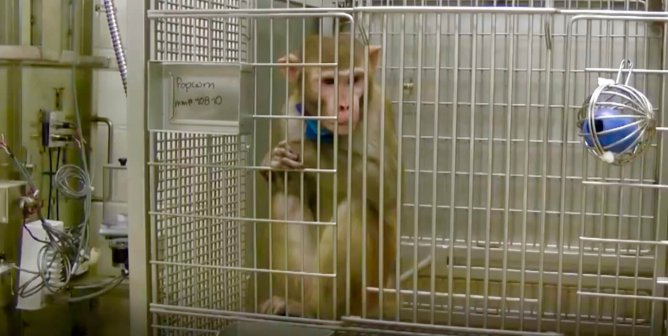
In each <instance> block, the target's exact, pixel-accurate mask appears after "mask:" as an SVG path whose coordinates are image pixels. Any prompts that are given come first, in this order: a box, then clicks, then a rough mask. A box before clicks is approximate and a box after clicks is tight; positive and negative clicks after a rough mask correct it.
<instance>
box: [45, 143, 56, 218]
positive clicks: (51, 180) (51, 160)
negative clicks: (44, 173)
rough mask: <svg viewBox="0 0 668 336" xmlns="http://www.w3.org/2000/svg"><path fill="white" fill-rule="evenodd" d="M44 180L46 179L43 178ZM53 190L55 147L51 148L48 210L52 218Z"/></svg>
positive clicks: (47, 215) (48, 214) (48, 215)
mask: <svg viewBox="0 0 668 336" xmlns="http://www.w3.org/2000/svg"><path fill="white" fill-rule="evenodd" d="M42 181H44V180H43V179H42ZM52 192H53V149H51V148H49V206H48V207H47V209H48V210H47V211H46V218H51V205H52V203H53V199H52Z"/></svg>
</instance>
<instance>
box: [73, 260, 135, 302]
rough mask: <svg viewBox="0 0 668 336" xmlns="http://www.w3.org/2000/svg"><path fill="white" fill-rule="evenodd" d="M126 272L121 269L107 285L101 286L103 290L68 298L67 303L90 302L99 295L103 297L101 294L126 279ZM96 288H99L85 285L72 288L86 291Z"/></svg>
mask: <svg viewBox="0 0 668 336" xmlns="http://www.w3.org/2000/svg"><path fill="white" fill-rule="evenodd" d="M126 272H127V271H126V270H125V268H123V270H122V271H121V274H119V275H118V276H116V277H115V278H114V279H112V280H110V281H108V282H107V283H105V284H102V286H103V288H102V289H100V290H99V291H96V292H93V293H90V294H87V295H82V296H74V297H70V298H69V300H68V301H69V302H81V301H85V300H90V299H93V298H96V297H98V296H100V295H103V294H105V293H107V292H109V291H111V290H112V289H114V288H116V287H118V285H120V284H121V283H123V280H124V279H125V278H126V277H127V275H126ZM97 287H100V286H96V285H87V286H77V287H74V288H76V289H88V288H97Z"/></svg>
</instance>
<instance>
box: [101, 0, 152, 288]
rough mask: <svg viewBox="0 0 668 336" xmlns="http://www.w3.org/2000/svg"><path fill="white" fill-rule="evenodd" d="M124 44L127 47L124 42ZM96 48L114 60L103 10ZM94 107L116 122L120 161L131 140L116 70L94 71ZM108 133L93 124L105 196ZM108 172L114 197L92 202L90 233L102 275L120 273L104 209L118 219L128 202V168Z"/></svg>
mask: <svg viewBox="0 0 668 336" xmlns="http://www.w3.org/2000/svg"><path fill="white" fill-rule="evenodd" d="M100 3H101V1H100ZM114 4H115V6H116V8H117V12H116V18H117V21H118V26H119V29H120V31H121V38H122V39H123V40H124V43H125V40H127V34H128V30H127V19H126V18H127V15H126V0H115V2H114ZM124 47H126V45H125V44H124ZM93 48H94V51H93V53H94V55H96V56H106V57H110V58H111V59H113V60H114V63H115V56H114V50H113V47H112V45H111V37H110V34H109V28H108V25H107V19H106V15H105V13H104V12H98V13H97V14H96V15H95V17H94V19H93ZM126 48H127V47H126ZM126 53H127V52H126ZM93 109H94V110H93V111H92V113H91V114H92V115H97V116H100V117H106V118H109V119H111V122H112V123H113V125H114V134H113V137H114V140H113V142H114V143H113V144H112V153H113V160H114V162H113V163H114V164H115V165H118V158H119V157H127V145H128V144H127V142H126V139H127V118H126V117H127V107H126V97H125V93H124V92H123V84H122V82H121V77H120V74H119V72H118V71H117V70H97V71H95V74H94V75H93ZM139 112H141V111H139ZM107 134H108V133H107V127H106V126H105V125H103V124H97V125H96V126H94V127H93V128H92V132H91V144H92V148H93V152H92V171H93V172H92V174H94V176H93V178H94V184H95V188H96V195H98V196H102V192H101V188H102V186H103V184H102V182H103V180H102V176H103V174H102V165H103V164H105V163H106V161H107ZM109 173H111V174H112V175H111V176H112V177H111V178H112V183H113V189H112V190H113V194H112V195H111V197H112V201H111V202H109V203H107V204H105V205H104V211H103V206H102V204H100V203H95V204H93V214H92V218H91V230H92V232H94V233H95V234H94V235H91V238H92V243H93V244H94V245H95V246H97V247H98V249H99V250H100V251H101V253H102V255H101V258H100V260H99V262H98V266H97V269H98V272H99V273H100V274H101V275H104V274H118V269H116V268H113V267H112V266H111V251H110V249H109V248H108V243H107V241H106V240H104V239H103V238H102V237H100V236H98V235H97V232H98V229H99V226H100V223H102V220H103V212H104V221H105V222H108V221H113V220H115V218H116V214H118V213H127V211H126V203H125V202H126V201H127V182H128V181H127V177H126V176H127V175H126V173H125V171H113V170H108V171H107V172H105V174H109Z"/></svg>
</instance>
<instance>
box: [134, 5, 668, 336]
mask: <svg viewBox="0 0 668 336" xmlns="http://www.w3.org/2000/svg"><path fill="white" fill-rule="evenodd" d="M318 7H323V8H321V9H317V8H318ZM146 9H147V13H148V14H147V16H148V18H149V23H147V26H146V29H147V30H148V31H149V34H148V35H147V39H148V40H147V41H145V42H146V44H147V46H148V49H147V51H148V54H147V55H146V58H147V59H148V61H149V63H151V64H149V68H150V67H151V66H153V67H156V66H157V67H160V69H161V71H159V72H160V73H161V74H165V73H168V72H169V71H170V70H169V69H170V68H169V67H170V66H183V65H186V66H190V65H193V66H202V65H204V66H210V67H212V68H211V69H215V68H216V67H220V66H228V67H229V66H231V67H238V68H239V69H241V70H240V71H239V73H240V74H241V75H239V77H238V78H240V80H239V81H235V82H232V83H234V85H233V86H234V88H227V89H225V90H231V92H234V94H235V95H238V96H239V97H240V98H239V99H240V102H236V101H235V104H233V105H235V106H234V107H227V106H223V107H219V109H226V108H230V109H234V111H236V112H235V113H236V114H234V113H233V114H230V115H231V116H232V118H239V120H237V121H238V122H239V124H235V125H241V127H238V128H232V129H231V130H230V129H226V130H225V131H220V130H217V129H216V126H211V124H210V122H209V121H208V120H206V118H199V119H197V120H196V121H194V122H191V123H189V124H188V125H187V126H183V125H181V126H179V125H176V124H169V122H168V121H167V122H166V121H165V120H166V119H164V118H163V117H162V116H164V115H166V114H169V113H170V112H168V110H169V109H170V107H169V105H170V104H174V101H173V99H174V96H173V95H169V94H163V93H164V92H168V91H169V90H172V89H173V87H172V86H169V87H166V86H165V84H164V83H165V81H164V80H163V79H161V78H163V77H160V78H159V77H154V76H152V75H149V76H148V77H147V78H149V79H148V83H146V88H147V89H146V93H143V92H141V93H138V94H141V95H144V94H145V95H144V96H142V100H141V101H143V99H145V100H146V101H147V106H148V121H147V122H148V124H147V128H148V129H149V131H148V133H149V136H148V138H149V139H150V141H149V147H148V152H147V153H146V159H148V160H149V163H148V171H149V173H148V176H149V177H150V178H149V180H148V181H147V182H146V183H145V187H146V191H147V193H148V199H149V200H150V203H149V205H150V207H149V208H148V209H146V210H145V211H144V213H147V214H148V215H149V218H150V225H148V226H147V229H146V230H145V231H144V233H142V231H134V234H135V235H143V237H144V238H145V239H144V240H145V241H146V242H148V243H149V248H148V250H147V251H148V255H146V256H145V257H146V258H145V259H141V260H140V257H141V256H142V254H132V255H135V256H137V257H133V259H132V260H131V265H144V264H148V268H147V269H146V270H145V272H143V273H142V274H141V275H137V273H136V272H142V271H143V270H142V268H141V266H137V269H138V271H135V268H132V267H133V266H131V268H132V269H131V270H132V273H131V274H132V275H131V276H133V277H135V279H139V280H135V281H144V280H143V279H146V280H145V281H146V283H148V288H150V291H147V292H146V297H145V298H143V299H141V300H143V301H137V302H145V303H146V306H143V308H142V309H147V310H148V312H149V322H147V323H146V324H147V325H148V326H149V327H151V328H152V329H153V331H154V332H155V333H157V334H160V335H162V334H169V335H172V334H173V335H199V334H202V335H205V334H213V335H227V334H226V333H225V332H224V330H226V329H225V327H226V326H228V325H229V323H230V321H236V322H240V321H241V322H243V321H246V322H248V321H260V320H262V319H265V318H268V317H266V316H262V315H260V314H258V313H257V311H258V305H259V303H260V301H261V300H262V299H263V298H265V297H266V296H267V295H268V291H270V289H268V288H267V287H271V285H270V284H268V282H267V281H268V280H267V277H269V276H270V275H272V274H274V272H276V271H275V270H272V269H271V267H270V266H269V265H268V264H264V263H263V262H262V261H261V260H262V258H266V257H267V256H266V253H267V252H266V251H265V249H266V241H265V240H262V239H263V235H264V234H265V233H266V232H264V231H263V230H266V227H267V226H269V225H270V222H271V221H270V220H268V219H267V218H268V217H267V216H268V207H269V206H268V200H267V199H268V197H269V196H268V193H269V191H268V190H267V186H266V184H264V183H262V182H261V180H260V178H259V177H257V176H258V171H260V170H262V167H260V160H261V158H262V155H264V153H265V152H266V151H267V150H269V148H270V147H269V146H270V145H269V142H270V138H271V131H268V128H267V127H268V125H269V124H270V123H271V122H272V121H275V120H277V119H280V116H277V115H278V114H279V113H280V111H279V107H280V104H281V103H282V102H283V101H284V100H285V96H286V94H287V89H286V87H285V83H284V81H283V80H282V79H281V78H280V77H279V75H277V73H276V69H277V66H276V64H275V63H274V61H275V60H276V59H277V58H278V57H280V56H282V55H284V54H285V53H287V52H288V51H290V50H293V49H294V48H296V47H297V46H299V43H300V42H301V40H302V37H303V32H305V31H310V32H314V31H320V32H322V33H323V34H331V33H332V31H333V30H336V29H337V27H338V28H342V29H349V30H352V31H354V32H355V34H356V35H357V36H360V37H363V38H364V39H366V40H368V42H369V43H372V44H378V45H381V46H382V48H383V52H384V56H383V61H382V62H381V65H380V68H379V70H378V73H379V78H381V76H382V78H383V80H382V81H381V82H382V83H381V85H382V86H383V90H384V92H386V94H387V96H388V97H389V98H391V103H392V107H393V109H394V112H395V118H396V119H397V123H396V129H397V132H398V135H399V139H400V140H399V158H400V160H401V161H402V162H403V164H404V169H403V172H402V180H401V181H400V190H401V189H403V190H401V193H400V194H401V196H400V206H399V207H398V211H399V214H400V216H399V217H400V223H399V235H400V240H399V241H398V243H399V245H400V246H399V252H400V254H399V255H400V258H399V259H398V260H397V261H396V265H397V266H398V269H399V270H400V271H401V272H408V271H410V270H415V269H418V268H420V271H419V272H413V273H407V274H410V275H409V276H407V280H406V281H405V282H403V283H402V284H401V288H400V289H399V292H400V303H401V306H400V317H401V318H400V320H401V321H394V320H373V319H366V318H365V317H364V316H362V317H351V316H346V317H344V318H343V321H318V320H309V319H305V318H291V317H276V316H274V317H272V319H273V320H282V321H284V322H285V323H293V324H295V323H298V324H306V325H310V326H313V327H318V328H330V329H332V330H337V332H339V333H343V332H379V330H385V331H384V332H386V333H388V332H392V331H388V330H395V331H393V332H399V331H397V330H411V331H413V332H417V331H419V332H421V333H423V334H430V333H432V334H433V333H438V334H477V335H480V334H489V335H498V334H527V335H528V334H540V333H548V332H556V333H561V334H566V335H592V334H596V335H663V334H665V333H666V329H665V328H666V327H665V324H666V321H668V318H667V313H668V312H667V311H666V307H665V304H666V301H668V296H667V295H666V291H665V286H666V284H668V281H666V279H667V277H668V274H667V271H666V261H667V260H666V245H667V243H666V241H668V225H667V223H668V222H667V218H668V217H667V216H668V201H666V196H665V193H662V190H665V189H666V188H668V187H667V186H666V184H668V178H667V176H666V173H668V168H666V164H665V156H666V154H668V153H667V152H666V146H665V141H666V140H665V139H664V138H661V136H660V135H659V136H658V138H657V140H656V142H655V143H654V144H652V145H651V146H650V147H649V148H648V149H647V151H645V152H644V153H643V155H642V156H641V157H639V158H637V159H636V160H635V161H633V162H632V163H630V164H628V165H624V166H621V167H618V166H610V165H606V164H605V163H602V162H600V161H599V160H597V159H596V158H593V157H591V156H589V155H588V154H587V151H586V149H585V148H584V147H583V146H582V144H581V142H580V141H579V138H578V130H577V129H576V127H575V118H576V113H577V110H578V109H579V108H580V107H581V105H582V102H583V101H584V99H585V98H586V97H587V96H588V95H589V94H590V93H591V91H592V90H593V89H594V88H595V86H596V84H595V83H596V80H597V78H598V77H608V78H609V77H613V76H614V74H615V73H616V72H617V65H618V64H619V61H620V60H621V59H624V58H627V59H632V60H633V61H634V63H635V70H634V73H635V77H634V80H633V85H634V86H635V87H636V88H637V89H638V90H640V91H642V92H644V93H645V95H647V97H648V98H649V99H650V100H651V101H652V104H653V106H654V107H655V113H656V114H657V117H658V121H659V123H661V122H662V121H663V122H664V124H665V120H666V119H665V113H666V112H665V110H666V108H665V99H666V98H667V93H668V87H667V86H666V84H667V83H668V82H667V80H666V79H667V78H668V77H666V75H667V74H668V70H667V69H668V56H667V55H668V53H667V52H666V47H668V38H667V37H666V34H665V27H666V24H665V23H666V22H668V6H666V5H665V4H661V3H660V2H655V1H629V0H626V1H579V0H578V1H576V0H566V1H545V2H544V1H533V0H532V1H496V0H490V1H437V0H433V1H432V0H430V1H389V0H385V1H381V0H377V1H375V0H374V1H363V0H358V1H288V2H284V1H266V2H265V1H250V0H249V1H239V0H220V1H194V0H193V1H191V0H181V1H167V0H155V1H151V4H150V7H149V8H146ZM351 18H352V19H353V20H352V21H351V20H350V19H351ZM353 21H354V24H351V22H353ZM187 69H188V68H185V70H180V71H181V73H182V74H187ZM212 71H214V70H212ZM149 73H154V72H152V70H150V69H149ZM381 73H382V75H380V74H381ZM193 78H200V79H201V78H204V77H193ZM235 78H237V77H235ZM142 80H143V79H142ZM193 80H194V79H193ZM211 80H212V81H213V80H214V79H211ZM216 83H223V81H219V82H216ZM221 85H222V84H221ZM219 86H220V85H219ZM237 86H239V87H241V89H240V88H239V87H237ZM221 90H223V89H221ZM129 91H130V90H129ZM201 92H203V91H201ZM221 92H222V91H221ZM169 99H172V101H169ZM137 101H140V100H137ZM223 105H224V104H223ZM185 111H186V112H187V111H188V110H185ZM193 113H195V112H193ZM243 118H246V119H244V120H249V121H242V119H243ZM226 120H227V119H226ZM227 121H229V120H227ZM137 132H140V133H141V132H144V130H139V129H137ZM140 154H141V153H139V152H137V156H136V157H135V158H136V159H138V160H139V159H141V158H142V157H141V155H140ZM136 174H137V175H135V176H140V175H141V171H140V170H137V171H136ZM385 183H388V182H385ZM389 183H391V182H389ZM419 187H422V190H423V191H422V192H420V191H419V190H420V188H419ZM137 209H143V208H137ZM138 213H139V211H137V212H135V214H138ZM141 241H142V239H139V238H136V240H134V242H141ZM131 244H132V242H131ZM278 273H280V272H278ZM321 276H325V274H321ZM334 276H335V275H334ZM369 290H370V291H372V290H374V289H373V288H371V289H369ZM375 290H378V289H377V288H376V289H375ZM385 296H386V297H387V298H386V299H388V300H389V299H393V298H394V293H393V292H388V294H385ZM344 299H345V298H344ZM137 300H140V299H137ZM237 326H238V325H237ZM227 330H229V329H227ZM239 330H240V329H239ZM277 330H278V329H277Z"/></svg>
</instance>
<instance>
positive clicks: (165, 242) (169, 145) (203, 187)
mask: <svg viewBox="0 0 668 336" xmlns="http://www.w3.org/2000/svg"><path fill="white" fill-rule="evenodd" d="M152 140H153V148H154V157H153V158H152V159H153V162H155V163H157V164H161V165H158V166H155V167H153V179H154V183H155V193H154V197H153V200H152V204H153V206H154V209H153V211H154V212H155V213H157V214H156V215H154V216H153V222H154V227H155V232H154V235H155V246H156V255H155V256H154V260H157V261H161V262H171V263H178V265H163V264H158V265H156V268H155V277H156V282H157V298H156V299H155V300H154V302H155V303H159V304H168V305H178V306H188V307H198V308H210V309H222V310H233V311H238V310H240V309H241V308H242V303H243V301H244V295H245V287H244V283H243V278H242V276H243V275H242V274H241V273H240V272H238V271H231V270H224V269H219V268H212V267H205V266H233V267H241V266H244V265H243V263H242V262H243V256H244V253H245V250H244V247H245V242H244V234H243V229H244V225H243V223H241V222H239V221H236V220H224V219H209V218H210V217H212V216H213V217H214V218H215V217H219V216H220V217H231V218H239V217H241V216H242V214H243V213H244V211H245V209H244V200H245V195H244V188H245V180H244V175H243V172H242V171H241V170H239V169H229V168H226V167H227V166H243V165H244V164H245V157H244V148H245V146H244V145H243V144H242V143H241V142H240V140H239V137H238V136H234V135H213V134H199V133H186V132H172V131H154V132H152ZM201 165H213V166H214V167H211V166H206V167H202V166H201ZM172 214H173V215H177V216H173V215H172ZM189 216H190V217H189ZM193 216H207V218H205V219H202V218H199V217H193ZM184 265H185V266H184ZM199 265H202V266H199ZM157 324H158V325H163V326H169V327H183V328H196V329H217V330H220V328H222V327H223V326H224V324H225V320H213V319H206V318H202V319H197V318H193V317H186V316H179V315H161V316H160V317H159V319H158V321H157ZM162 332H170V335H171V334H173V333H176V335H180V334H179V333H180V332H185V331H179V330H176V329H164V330H162Z"/></svg>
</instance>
